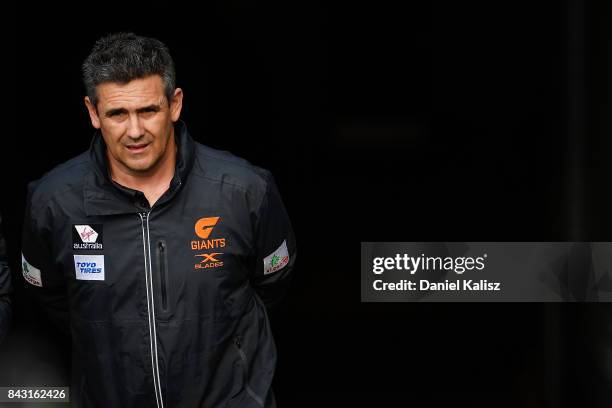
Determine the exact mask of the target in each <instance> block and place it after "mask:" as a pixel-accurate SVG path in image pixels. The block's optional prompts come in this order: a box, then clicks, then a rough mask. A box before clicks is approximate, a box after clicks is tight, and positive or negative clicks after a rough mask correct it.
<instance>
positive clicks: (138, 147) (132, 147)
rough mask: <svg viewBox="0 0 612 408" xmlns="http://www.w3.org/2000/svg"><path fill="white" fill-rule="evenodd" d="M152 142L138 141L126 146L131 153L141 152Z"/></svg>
mask: <svg viewBox="0 0 612 408" xmlns="http://www.w3.org/2000/svg"><path fill="white" fill-rule="evenodd" d="M149 145H150V143H138V144H132V145H127V146H125V147H126V148H127V149H128V150H129V151H130V152H131V153H141V152H143V151H144V150H145V149H146V148H147V147H148V146H149Z"/></svg>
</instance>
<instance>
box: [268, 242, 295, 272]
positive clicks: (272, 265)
mask: <svg viewBox="0 0 612 408" xmlns="http://www.w3.org/2000/svg"><path fill="white" fill-rule="evenodd" d="M263 263H264V275H267V274H269V273H273V272H276V271H279V270H281V269H283V268H284V267H285V266H286V265H287V264H288V263H289V251H288V250H287V241H286V240H283V243H282V244H281V245H280V246H279V247H278V248H277V249H276V251H274V252H272V253H271V254H270V255H268V256H266V257H265V258H264V260H263Z"/></svg>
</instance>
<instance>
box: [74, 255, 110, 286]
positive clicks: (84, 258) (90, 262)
mask: <svg viewBox="0 0 612 408" xmlns="http://www.w3.org/2000/svg"><path fill="white" fill-rule="evenodd" d="M74 271H75V278H76V279H79V280H100V281H103V280H104V255H74Z"/></svg>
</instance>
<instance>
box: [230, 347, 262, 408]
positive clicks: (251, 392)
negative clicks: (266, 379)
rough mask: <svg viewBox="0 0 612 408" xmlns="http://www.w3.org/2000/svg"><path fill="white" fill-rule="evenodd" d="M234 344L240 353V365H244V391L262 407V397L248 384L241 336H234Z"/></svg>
mask: <svg viewBox="0 0 612 408" xmlns="http://www.w3.org/2000/svg"><path fill="white" fill-rule="evenodd" d="M234 345H235V346H236V349H237V350H238V354H239V355H240V359H241V360H242V366H243V367H244V377H245V378H244V388H245V390H246V392H247V393H248V394H249V395H250V396H251V398H253V399H254V400H255V402H257V404H259V406H261V407H263V406H264V401H263V399H262V398H261V397H260V396H259V395H257V393H256V392H255V391H253V389H252V388H251V386H250V385H249V364H248V361H247V356H246V353H245V352H244V350H243V349H242V338H241V337H240V336H236V338H235V339H234Z"/></svg>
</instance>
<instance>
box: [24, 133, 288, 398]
mask: <svg viewBox="0 0 612 408" xmlns="http://www.w3.org/2000/svg"><path fill="white" fill-rule="evenodd" d="M175 139H176V143H177V146H178V150H177V165H176V170H175V175H174V178H173V180H172V182H171V184H170V187H169V189H168V190H167V191H166V193H165V194H163V195H162V196H161V198H160V199H159V200H158V201H157V202H156V203H155V204H154V205H153V207H149V204H148V202H147V200H146V199H145V197H144V195H143V194H142V193H141V192H139V191H135V190H131V189H128V188H125V187H122V186H120V185H118V184H117V183H115V182H114V181H112V180H111V179H110V177H109V175H108V174H109V172H108V164H107V158H106V145H105V143H104V141H103V138H102V137H101V135H100V134H99V133H98V134H96V135H95V137H94V139H93V141H92V145H91V148H90V149H89V151H88V152H86V153H84V154H82V155H80V156H78V157H76V158H74V159H72V160H70V161H68V162H66V163H64V164H62V165H60V166H58V167H57V168H55V169H54V170H52V171H51V172H49V173H47V174H46V175H45V176H44V177H43V178H42V179H40V180H38V181H36V182H34V183H31V185H30V188H29V194H28V204H27V209H26V219H25V224H24V235H23V248H22V249H23V262H22V264H23V265H24V268H23V275H24V278H25V280H26V281H27V282H29V283H30V285H28V286H29V287H31V290H32V291H33V293H34V296H36V297H37V298H38V299H40V301H41V303H42V304H43V305H44V307H45V309H46V310H47V311H48V312H49V314H50V316H51V317H52V318H53V319H54V320H55V321H56V322H57V323H58V324H59V325H60V326H62V327H64V328H65V329H66V330H69V331H70V333H71V335H72V341H73V367H74V370H73V371H74V373H76V375H75V376H74V377H75V380H73V382H74V384H72V399H73V400H74V402H75V405H76V406H79V407H105V408H106V407H138V408H142V407H167V408H174V407H187V408H193V407H245V408H246V407H272V406H274V405H275V403H274V397H273V394H272V391H271V387H270V386H271V383H272V378H273V375H274V368H275V363H276V348H275V344H274V340H273V337H272V333H271V331H270V326H269V322H268V317H267V314H266V306H271V305H273V304H275V303H277V302H278V301H279V300H280V299H281V297H282V296H283V294H284V292H285V290H286V288H287V283H288V278H289V276H290V272H291V270H292V268H293V265H294V262H295V257H296V246H295V238H294V234H293V230H292V228H291V224H290V222H289V218H288V216H287V213H286V211H285V207H284V205H283V203H282V200H281V198H280V195H279V192H278V190H277V187H276V185H275V183H274V181H273V178H272V176H271V175H270V173H269V172H268V171H266V170H263V169H261V168H258V167H256V166H253V165H251V164H249V163H248V162H247V161H245V160H242V159H239V158H237V157H235V156H233V155H231V154H229V153H227V152H221V151H217V150H214V149H211V148H208V147H206V146H203V145H201V144H199V143H196V142H194V141H193V139H192V138H191V137H190V136H189V134H188V132H187V129H186V127H185V125H184V124H183V123H182V122H177V123H176V124H175ZM68 327H69V329H68Z"/></svg>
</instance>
